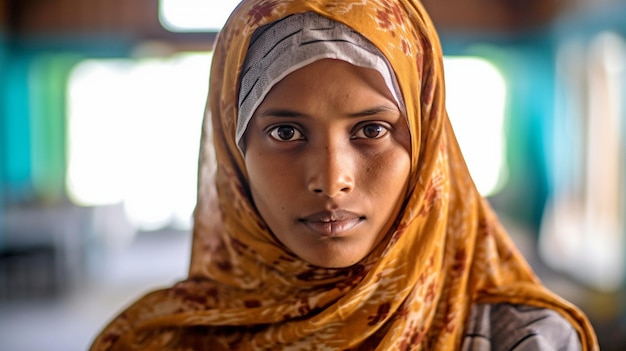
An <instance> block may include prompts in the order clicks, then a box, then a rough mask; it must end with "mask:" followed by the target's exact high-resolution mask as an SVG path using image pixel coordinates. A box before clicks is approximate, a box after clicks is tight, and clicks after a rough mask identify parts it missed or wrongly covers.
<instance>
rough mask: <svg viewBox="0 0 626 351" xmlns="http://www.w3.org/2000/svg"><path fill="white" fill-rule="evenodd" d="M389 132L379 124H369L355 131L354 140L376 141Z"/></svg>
mask: <svg viewBox="0 0 626 351" xmlns="http://www.w3.org/2000/svg"><path fill="white" fill-rule="evenodd" d="M387 132H389V129H387V128H386V127H385V126H383V125H382V124H379V123H370V124H366V125H365V126H363V127H361V128H360V129H359V130H357V132H356V134H355V135H354V137H355V138H365V139H377V138H382V137H383V136H385V135H386V134H387Z"/></svg>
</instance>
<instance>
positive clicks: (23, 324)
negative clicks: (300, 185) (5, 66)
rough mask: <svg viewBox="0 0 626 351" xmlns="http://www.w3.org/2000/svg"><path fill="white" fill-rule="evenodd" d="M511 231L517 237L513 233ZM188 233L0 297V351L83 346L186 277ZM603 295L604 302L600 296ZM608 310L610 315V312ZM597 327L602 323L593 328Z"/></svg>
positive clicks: (527, 250)
mask: <svg viewBox="0 0 626 351" xmlns="http://www.w3.org/2000/svg"><path fill="white" fill-rule="evenodd" d="M510 232H511V233H513V235H512V236H513V239H514V240H515V241H516V242H517V244H518V246H519V247H520V249H521V250H522V252H523V253H524V254H525V255H526V257H527V258H528V259H529V261H530V262H531V264H532V265H533V266H534V268H535V269H536V270H537V272H538V274H539V275H540V276H541V278H542V280H543V281H544V283H546V285H548V287H549V288H550V289H552V290H554V291H556V292H557V293H559V294H560V295H561V296H563V297H564V298H566V299H568V300H570V301H572V302H573V303H574V304H577V305H579V306H581V308H582V307H583V306H584V308H586V309H587V310H586V312H587V313H590V312H591V313H590V315H592V316H593V314H594V313H595V314H596V315H597V314H598V312H599V311H600V312H601V310H603V309H604V310H605V312H604V313H605V314H608V313H610V312H611V311H610V310H611V309H612V310H613V312H615V310H616V309H620V308H621V309H623V308H624V306H623V304H624V301H625V299H624V296H620V297H619V298H618V299H616V298H613V299H611V300H607V299H606V297H602V296H600V298H597V296H595V297H594V295H590V293H589V292H588V291H584V290H581V288H580V287H578V286H577V285H576V284H574V283H572V282H571V281H570V280H568V279H566V278H564V277H562V276H559V275H556V274H554V272H550V271H549V270H546V269H545V267H542V266H541V265H540V264H538V263H537V259H536V256H535V255H534V252H533V249H532V243H531V242H530V241H529V239H528V237H529V236H527V235H519V233H518V232H517V231H515V230H510ZM515 233H517V235H516V234H515ZM190 246H191V237H190V234H189V233H185V232H177V233H175V234H172V233H156V234H155V233H144V234H140V235H139V236H137V237H136V239H135V240H133V241H132V243H131V244H130V245H128V246H125V247H122V248H117V249H116V250H112V251H111V252H108V253H107V254H106V255H104V256H103V257H102V259H101V260H100V264H98V265H97V267H98V269H93V268H92V269H91V271H90V272H89V273H88V274H87V275H86V279H83V280H82V281H81V283H80V284H77V285H76V286H75V287H74V288H73V289H71V290H70V291H68V292H67V293H66V294H62V295H61V296H60V297H58V298H54V299H32V298H31V299H25V300H19V299H11V300H10V302H7V301H5V302H1V301H2V300H1V299H0V351H80V350H86V349H88V347H89V345H90V343H91V342H92V340H93V338H94V337H95V336H96V334H97V333H98V331H99V330H101V329H102V328H103V326H104V325H105V324H106V323H107V322H108V321H109V320H110V319H111V318H113V317H114V316H115V315H117V314H118V313H119V312H120V311H121V310H122V309H123V307H124V306H126V305H128V304H130V303H131V302H132V301H134V300H136V299H137V298H139V297H140V296H141V295H143V294H144V293H146V292H148V291H150V290H154V289H157V288H160V287H167V286H171V285H172V283H174V282H176V281H178V280H180V279H183V278H184V277H185V276H186V272H187V264H188V261H189V251H190V250H189V248H190ZM603 299H604V300H603ZM613 314H614V313H613ZM624 325H626V321H624V324H621V323H620V325H615V323H613V322H611V321H607V325H604V326H603V325H602V324H596V328H597V329H598V330H597V331H598V332H599V333H598V334H599V335H600V334H601V336H602V337H603V338H604V340H605V345H609V346H612V347H609V348H606V347H604V348H603V349H605V350H624V349H626V346H625V345H626V340H625V338H626V336H625V335H626V329H625V328H626V327H624ZM598 327H603V329H599V328H598Z"/></svg>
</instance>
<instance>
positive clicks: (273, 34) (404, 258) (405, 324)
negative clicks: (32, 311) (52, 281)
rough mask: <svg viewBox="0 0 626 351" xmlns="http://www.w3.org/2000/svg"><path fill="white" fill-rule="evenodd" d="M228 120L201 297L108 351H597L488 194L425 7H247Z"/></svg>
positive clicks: (200, 256) (202, 189)
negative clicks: (451, 111)
mask: <svg viewBox="0 0 626 351" xmlns="http://www.w3.org/2000/svg"><path fill="white" fill-rule="evenodd" d="M208 106H209V108H208V110H207V111H208V114H209V115H210V116H211V117H212V119H209V118H207V121H205V129H204V132H205V133H204V135H203V149H202V155H201V160H200V181H199V189H198V190H199V198H198V205H197V209H196V213H195V227H194V243H193V251H192V260H191V261H192V262H191V268H190V273H189V278H188V279H187V280H185V281H183V282H181V283H179V284H177V285H176V286H174V287H172V288H170V289H165V290H161V291H156V292H153V293H150V294H148V295H147V296H145V297H144V298H142V299H140V300H139V301H137V302H136V303H135V304H133V305H132V306H130V307H129V308H128V309H127V310H126V311H124V312H123V313H122V314H121V315H120V316H118V317H117V318H116V319H115V320H114V321H113V322H112V323H111V324H110V325H109V326H108V327H107V328H106V329H105V330H104V331H103V332H102V333H101V334H100V336H99V337H98V338H97V339H96V341H95V342H94V345H93V346H92V350H270V349H272V350H273V349H276V350H279V349H288V350H374V349H376V350H395V349H398V350H454V349H463V350H491V349H492V348H493V349H496V350H500V349H502V350H511V349H519V350H522V349H523V350H527V349H528V350H530V349H533V350H541V349H543V350H552V349H554V350H557V349H559V350H561V349H563V350H579V349H582V350H595V349H597V346H596V340H595V335H594V333H593V330H592V329H591V327H590V325H589V323H588V321H587V319H586V317H585V316H584V315H583V314H582V313H581V312H580V311H579V310H578V309H576V308H575V307H574V306H572V305H570V304H569V303H567V302H565V301H563V300H561V299H560V298H559V297H557V296H555V295H554V294H552V293H551V292H549V291H548V290H546V289H545V288H544V287H543V286H542V285H541V284H540V282H539V281H538V280H537V278H536V277H535V276H534V274H533V273H532V272H531V270H530V268H529V267H528V265H527V264H526V262H525V261H524V259H523V258H522V257H521V255H520V254H519V253H518V251H517V250H516V249H515V247H514V245H513V244H512V243H511V241H510V240H509V238H508V237H507V235H506V233H505V231H504V230H503V228H502V227H501V226H500V224H499V223H498V221H497V219H496V217H495V216H494V214H493V211H492V210H491V209H490V208H489V206H488V204H487V202H486V201H485V200H484V199H482V198H481V197H480V195H479V194H478V192H477V191H476V188H475V186H474V184H473V182H472V180H471V179H470V176H469V173H468V170H467V167H466V166H465V164H464V161H463V158H462V156H461V152H460V150H459V148H458V145H457V142H456V140H455V138H454V134H453V132H452V128H451V126H450V124H449V120H448V117H447V114H446V111H445V107H444V84H443V71H442V53H441V49H440V47H439V42H438V38H437V36H436V34H435V31H434V28H433V26H432V23H431V22H430V20H429V19H428V16H427V14H426V13H425V11H424V9H423V8H422V6H421V4H419V3H417V2H416V1H409V0H397V1H391V0H377V1H371V0H370V1H355V2H348V1H330V0H326V1H323V0H317V1H314V0H309V1H302V0H298V1H296V0H283V1H280V0H252V1H244V2H243V3H242V4H240V6H239V7H238V8H237V9H236V10H235V11H234V13H233V15H232V16H231V18H230V19H229V21H228V22H227V24H226V25H225V27H224V29H223V31H222V32H221V34H220V36H219V38H218V42H217V45H216V49H215V53H214V61H213V67H212V72H211V81H210V92H209V101H208ZM209 121H212V127H209V125H208V123H209ZM210 130H212V133H213V134H212V135H213V138H211V136H210V134H209V133H210ZM211 139H213V140H212V141H211ZM211 143H213V145H211ZM212 150H215V153H216V156H217V169H216V171H215V176H213V174H214V171H213V169H212V167H211V165H212V164H214V162H215V160H213V158H212V156H211V155H212V152H213V151H212Z"/></svg>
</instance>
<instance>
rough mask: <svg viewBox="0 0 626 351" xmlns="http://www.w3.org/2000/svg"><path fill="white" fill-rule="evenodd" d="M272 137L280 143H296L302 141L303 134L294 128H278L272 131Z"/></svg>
mask: <svg viewBox="0 0 626 351" xmlns="http://www.w3.org/2000/svg"><path fill="white" fill-rule="evenodd" d="M270 136H271V137H272V138H274V139H276V140H278V141H294V140H300V139H302V133H300V131H299V130H298V129H296V128H294V127H292V126H278V127H275V128H273V129H272V130H271V131H270Z"/></svg>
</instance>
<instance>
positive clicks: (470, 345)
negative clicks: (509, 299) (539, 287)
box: [461, 304, 581, 351]
mask: <svg viewBox="0 0 626 351" xmlns="http://www.w3.org/2000/svg"><path fill="white" fill-rule="evenodd" d="M461 350H462V351H510V350H515V351H531V350H533V351H536V350H544V351H552V350H554V351H578V350H581V344H580V339H579V338H578V333H577V332H576V330H575V329H574V328H573V327H572V325H571V324H570V323H569V322H568V321H567V320H566V319H565V318H563V317H562V316H561V315H559V314H558V313H557V312H555V311H553V310H549V309H542V308H537V307H532V306H526V305H512V304H481V305H475V306H473V307H472V310H471V314H470V318H469V320H468V324H467V330H466V331H465V336H464V337H463V346H462V348H461Z"/></svg>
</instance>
